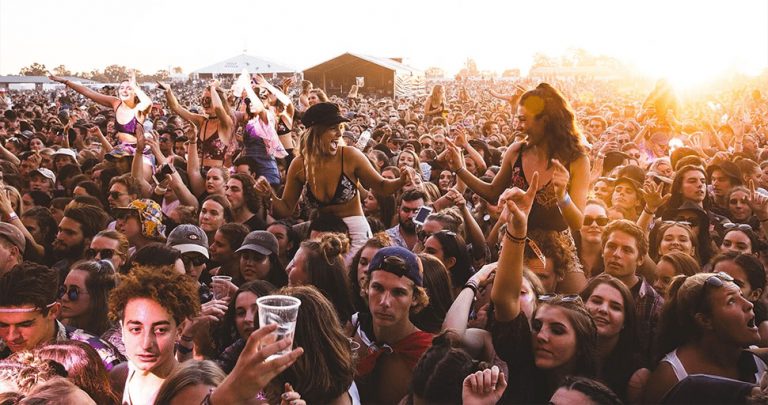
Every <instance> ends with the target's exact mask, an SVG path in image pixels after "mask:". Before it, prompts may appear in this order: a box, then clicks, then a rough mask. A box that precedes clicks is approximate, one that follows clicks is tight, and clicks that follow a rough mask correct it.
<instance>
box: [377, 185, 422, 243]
mask: <svg viewBox="0 0 768 405" xmlns="http://www.w3.org/2000/svg"><path fill="white" fill-rule="evenodd" d="M427 201H429V196H428V195H427V194H426V193H425V192H423V191H421V190H409V191H406V192H405V193H403V195H402V196H400V204H399V205H398V210H397V222H398V224H397V225H395V226H394V227H392V228H389V229H387V234H388V235H389V237H390V238H392V241H393V242H394V243H395V244H396V245H398V246H402V247H404V248H407V249H408V250H411V251H413V248H414V247H415V246H416V242H418V241H419V239H418V237H417V235H416V224H415V223H414V222H413V217H415V216H416V212H417V211H418V210H419V208H421V207H422V206H424V205H425V204H426V202H427Z"/></svg>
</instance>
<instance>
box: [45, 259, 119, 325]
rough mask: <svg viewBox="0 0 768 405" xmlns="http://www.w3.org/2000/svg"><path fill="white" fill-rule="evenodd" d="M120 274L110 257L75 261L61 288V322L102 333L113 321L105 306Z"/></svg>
mask: <svg viewBox="0 0 768 405" xmlns="http://www.w3.org/2000/svg"><path fill="white" fill-rule="evenodd" d="M116 283H117V277H116V274H115V270H114V268H113V267H112V263H111V262H109V261H107V260H99V261H81V262H78V263H75V264H74V265H73V266H72V269H71V270H70V271H69V273H68V274H67V277H66V278H65V279H64V284H63V285H62V286H61V288H60V291H59V300H60V301H61V323H63V324H64V325H66V326H70V327H74V328H78V329H83V330H85V331H86V332H88V333H91V334H94V335H101V334H103V333H104V332H106V331H107V329H109V328H110V326H111V324H110V322H109V318H108V317H107V312H106V311H105V310H104V308H106V307H107V301H108V300H109V293H110V291H112V289H113V288H115V285H116Z"/></svg>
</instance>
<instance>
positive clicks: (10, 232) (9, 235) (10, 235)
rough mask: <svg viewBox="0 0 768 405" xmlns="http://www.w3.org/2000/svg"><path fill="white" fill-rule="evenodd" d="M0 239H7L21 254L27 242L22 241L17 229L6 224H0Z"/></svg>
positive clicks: (22, 236)
mask: <svg viewBox="0 0 768 405" xmlns="http://www.w3.org/2000/svg"><path fill="white" fill-rule="evenodd" d="M0 237H2V238H5V239H7V240H8V241H9V242H11V243H12V244H13V245H14V246H16V247H17V248H19V251H20V252H21V253H22V254H23V253H24V247H25V246H26V244H27V242H26V241H25V240H24V235H23V234H22V233H21V231H20V230H19V228H16V227H15V226H13V225H11V224H9V223H6V222H0Z"/></svg>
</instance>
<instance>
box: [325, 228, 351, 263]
mask: <svg viewBox="0 0 768 405" xmlns="http://www.w3.org/2000/svg"><path fill="white" fill-rule="evenodd" d="M320 249H322V250H323V255H325V257H326V258H328V263H331V262H332V261H333V259H334V258H335V257H337V256H342V255H345V254H346V253H348V252H349V238H347V236H346V235H344V234H341V233H326V234H325V235H323V237H322V238H321V239H320Z"/></svg>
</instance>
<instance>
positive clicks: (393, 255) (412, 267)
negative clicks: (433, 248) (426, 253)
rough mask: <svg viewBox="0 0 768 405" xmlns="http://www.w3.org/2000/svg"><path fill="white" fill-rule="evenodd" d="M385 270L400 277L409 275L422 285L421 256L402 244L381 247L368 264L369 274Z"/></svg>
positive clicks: (418, 284)
mask: <svg viewBox="0 0 768 405" xmlns="http://www.w3.org/2000/svg"><path fill="white" fill-rule="evenodd" d="M377 270H384V271H386V272H389V273H392V274H394V275H396V276H400V277H403V276H405V277H408V278H409V279H411V281H413V282H414V284H416V285H417V286H422V285H423V281H422V270H421V264H420V262H419V257H418V256H416V255H415V254H414V253H413V252H411V251H410V250H408V249H406V248H403V247H400V246H389V247H385V248H382V249H379V251H378V252H376V254H375V255H374V256H373V259H371V263H370V264H369V265H368V274H370V273H373V272H374V271H377Z"/></svg>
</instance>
